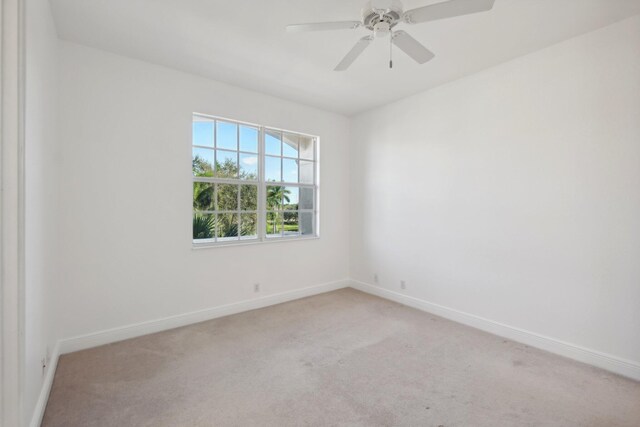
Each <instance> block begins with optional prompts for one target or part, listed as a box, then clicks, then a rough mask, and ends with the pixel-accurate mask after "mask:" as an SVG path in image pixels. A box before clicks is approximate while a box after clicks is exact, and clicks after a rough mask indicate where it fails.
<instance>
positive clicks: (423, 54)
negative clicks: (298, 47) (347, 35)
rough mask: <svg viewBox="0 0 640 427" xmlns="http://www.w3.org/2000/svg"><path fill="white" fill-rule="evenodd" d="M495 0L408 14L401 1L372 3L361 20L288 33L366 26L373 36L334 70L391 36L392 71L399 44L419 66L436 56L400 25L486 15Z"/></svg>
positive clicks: (453, 2) (451, 3)
mask: <svg viewBox="0 0 640 427" xmlns="http://www.w3.org/2000/svg"><path fill="white" fill-rule="evenodd" d="M494 2H495V0H448V1H444V2H442V3H435V4H430V5H428V6H423V7H418V8H415V9H410V10H407V11H403V10H402V3H401V2H400V0H370V1H368V2H367V3H366V4H365V7H364V8H363V9H362V20H361V21H338V22H316V23H310V24H294V25H288V26H287V31H289V32H299V31H322V30H355V29H357V28H360V27H364V28H366V29H368V30H369V31H371V32H372V33H373V34H369V35H367V36H364V37H362V38H361V39H360V40H358V42H357V43H356V44H355V46H353V47H352V48H351V50H350V51H349V52H348V53H347V55H346V56H345V57H344V58H342V61H340V63H338V65H337V66H336V68H335V69H334V71H344V70H346V69H347V68H349V66H350V65H351V64H352V63H353V61H355V60H356V58H358V56H360V54H361V53H362V52H364V50H365V49H366V48H367V46H369V44H370V43H371V42H372V41H373V40H374V38H376V37H378V38H381V37H386V36H389V40H390V43H389V56H390V57H389V68H392V67H393V61H392V60H391V47H392V45H396V46H397V47H399V48H400V50H402V51H403V52H404V53H406V54H407V55H409V56H410V57H411V58H413V59H414V60H415V61H416V62H417V63H419V64H424V63H425V62H427V61H429V60H430V59H432V58H433V57H434V56H435V55H434V54H433V53H432V52H431V51H430V50H429V49H427V48H426V47H424V46H423V45H422V44H420V42H418V41H417V40H416V39H414V38H413V37H411V36H410V35H409V34H407V33H406V32H404V31H402V30H394V28H395V27H396V25H398V24H400V23H405V24H420V23H422V22H428V21H435V20H437V19H445V18H452V17H454V16H460V15H468V14H471V13H476V12H484V11H487V10H491V8H493V3H494Z"/></svg>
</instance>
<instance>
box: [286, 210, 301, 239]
mask: <svg viewBox="0 0 640 427" xmlns="http://www.w3.org/2000/svg"><path fill="white" fill-rule="evenodd" d="M283 219H284V225H283V228H284V235H285V236H295V235H299V234H300V230H299V227H298V212H286V211H285V212H283Z"/></svg>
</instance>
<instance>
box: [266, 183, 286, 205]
mask: <svg viewBox="0 0 640 427" xmlns="http://www.w3.org/2000/svg"><path fill="white" fill-rule="evenodd" d="M286 191H287V189H286V187H283V186H280V185H269V186H267V209H269V210H272V211H279V210H280V209H282V202H283V198H284V196H285V193H286Z"/></svg>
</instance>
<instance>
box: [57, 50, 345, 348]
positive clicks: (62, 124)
mask: <svg viewBox="0 0 640 427" xmlns="http://www.w3.org/2000/svg"><path fill="white" fill-rule="evenodd" d="M59 54H60V56H59V61H60V69H59V89H60V98H59V103H58V108H59V123H58V129H59V133H58V136H59V145H60V150H61V163H60V165H59V166H60V171H61V172H60V182H59V184H60V188H61V191H60V199H59V202H60V206H61V212H60V223H59V227H60V229H59V232H60V242H61V248H60V252H59V254H58V255H59V258H60V259H61V269H62V274H61V280H60V282H59V283H58V287H57V297H58V298H57V306H58V318H57V321H56V323H58V333H59V334H60V336H62V337H72V336H75V335H79V334H85V333H93V332H97V331H101V330H104V329H108V328H114V327H119V326H124V325H129V324H133V323H137V322H142V321H148V320H154V319H160V318H163V317H167V316H171V315H177V314H183V313H187V312H190V311H195V310H200V309H205V308H209V307H215V306H219V305H222V304H227V303H233V302H237V301H242V300H246V299H251V298H255V297H256V296H257V295H256V294H254V293H253V284H254V283H255V282H260V283H261V286H262V292H261V293H260V295H268V294H273V293H278V292H284V291H289V290H294V289H299V288H303V287H307V286H311V285H317V284H322V283H326V282H331V281H336V280H343V279H345V278H347V276H348V262H349V260H348V255H349V251H348V249H349V227H348V217H349V199H348V190H349V174H348V170H349V168H348V153H349V150H348V135H349V120H348V119H347V118H346V117H343V116H340V115H336V114H330V113H325V112H322V111H320V110H317V109H313V108H308V107H305V106H301V105H297V104H294V103H291V102H287V101H282V100H279V99H276V98H273V97H269V96H265V95H260V94H257V93H255V92H251V91H247V90H243V89H239V88H235V87H231V86H228V85H224V84H220V83H216V82H213V81H211V80H206V79H203V78H199V77H195V76H192V75H188V74H185V73H182V72H178V71H174V70H171V69H168V68H164V67H160V66H155V65H151V64H148V63H144V62H140V61H136V60H131V59H126V58H124V57H120V56H116V55H113V54H109V53H106V52H102V51H99V50H95V49H91V48H87V47H83V46H80V45H76V44H71V43H68V42H61V43H60V51H59ZM193 112H200V113H206V114H212V115H217V116H222V117H228V118H233V119H238V120H243V121H248V122H252V123H259V124H264V125H269V126H275V127H280V128H284V129H291V130H294V131H301V132H305V133H310V134H314V135H319V136H320V139H321V142H320V144H321V148H320V150H321V154H320V155H321V170H320V180H321V190H320V206H321V214H320V221H321V224H322V229H321V238H320V239H318V240H307V241H297V242H280V243H267V244H260V245H251V246H237V247H222V248H220V247H218V248H210V249H199V250H193V249H192V243H191V215H192V212H191V204H192V201H191V198H192V181H191V114H192V113H193Z"/></svg>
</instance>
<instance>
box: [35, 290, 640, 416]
mask: <svg viewBox="0 0 640 427" xmlns="http://www.w3.org/2000/svg"><path fill="white" fill-rule="evenodd" d="M346 287H352V288H354V289H357V290H359V291H363V292H366V293H369V294H372V295H376V296H379V297H382V298H385V299H389V300H391V301H395V302H398V303H400V304H403V305H406V306H409V307H413V308H417V309H419V310H422V311H426V312H429V313H432V314H435V315H438V316H441V317H444V318H447V319H450V320H453V321H456V322H459V323H462V324H465V325H468V326H471V327H474V328H477V329H481V330H483V331H487V332H490V333H492V334H495V335H499V336H502V337H505V338H508V339H511V340H513V341H517V342H521V343H523V344H527V345H530V346H532V347H536V348H540V349H542V350H546V351H549V352H551V353H555V354H559V355H561V356H565V357H568V358H571V359H574V360H578V361H580V362H584V363H588V364H590V365H594V366H597V367H599V368H603V369H606V370H608V371H611V372H614V373H616V374H620V375H623V376H626V377H629V378H632V379H635V380H639V381H640V364H638V363H636V362H632V361H629V360H624V359H620V358H617V357H615V356H612V355H609V354H604V353H600V352H597V351H594V350H590V349H586V348H584V347H580V346H577V345H574V344H569V343H566V342H563V341H559V340H556V339H553V338H550V337H545V336H542V335H539V334H536V333H533V332H529V331H525V330H522V329H518V328H514V327H512V326H507V325H504V324H502V323H498V322H494V321H492V320H489V319H484V318H482V317H479V316H475V315H473V314H469V313H464V312H462V311H458V310H454V309H452V308H448V307H444V306H441V305H438V304H434V303H430V302H428V301H424V300H421V299H418V298H414V297H410V296H407V295H403V294H400V293H398V292H393V291H390V290H388V289H384V288H380V287H378V286H373V285H370V284H368V283H364V282H359V281H357V280H347V279H345V280H338V281H335V282H329V283H323V284H321V285H316V286H310V287H307V288H302V289H296V290H293V291H288V292H282V293H279V294H273V295H267V296H264V297H260V298H255V299H251V300H245V301H240V302H237V303H233V304H227V305H222V306H218V307H213V308H208V309H204V310H199V311H194V312H190V313H185V314H179V315H175V316H170V317H166V318H163V319H157V320H152V321H148V322H141V323H137V324H133V325H127V326H122V327H118V328H113V329H108V330H104V331H100V332H95V333H91V334H86V335H80V336H77V337H72V338H66V339H62V340H60V341H58V343H57V344H56V345H55V347H54V349H53V352H52V354H51V360H50V363H49V370H48V371H47V374H46V376H45V379H44V382H43V384H42V389H41V391H40V396H39V398H38V402H37V403H36V407H35V409H34V412H33V417H32V419H31V423H30V427H38V426H40V423H41V422H42V417H43V416H44V411H45V408H46V406H47V400H48V398H49V392H50V391H51V386H52V385H53V378H54V376H55V372H56V367H57V365H58V358H59V356H60V355H61V354H65V353H71V352H73V351H78V350H84V349H87V348H91V347H97V346H100V345H104V344H111V343H114V342H117V341H122V340H125V339H129V338H135V337H138V336H142V335H147V334H152V333H154V332H161V331H165V330H168V329H173V328H178V327H180V326H186V325H190V324H193V323H198V322H203V321H206V320H211V319H215V318H218V317H223V316H228V315H231V314H236V313H241V312H244V311H249V310H254V309H257V308H263V307H268V306H270V305H275V304H280V303H283V302H287V301H293V300H296V299H300V298H304V297H308V296H312V295H317V294H322V293H325V292H330V291H334V290H337V289H342V288H346Z"/></svg>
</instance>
